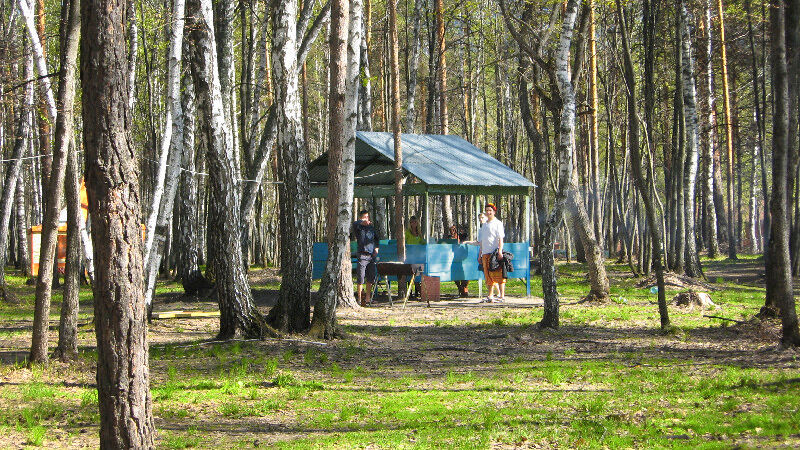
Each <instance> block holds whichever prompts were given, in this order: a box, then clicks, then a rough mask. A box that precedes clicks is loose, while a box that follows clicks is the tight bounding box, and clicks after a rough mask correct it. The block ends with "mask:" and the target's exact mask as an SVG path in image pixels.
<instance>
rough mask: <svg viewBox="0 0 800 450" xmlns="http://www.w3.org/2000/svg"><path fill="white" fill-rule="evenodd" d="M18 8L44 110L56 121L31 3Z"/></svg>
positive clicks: (20, 0)
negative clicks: (31, 54) (31, 52)
mask: <svg viewBox="0 0 800 450" xmlns="http://www.w3.org/2000/svg"><path fill="white" fill-rule="evenodd" d="M17 6H18V7H19V10H20V12H21V13H22V19H23V20H24V22H25V29H26V30H27V31H28V37H29V38H30V40H31V49H32V50H33V60H34V63H35V65H36V71H37V72H38V73H39V79H38V80H37V81H38V82H40V83H41V85H40V86H41V89H40V91H41V92H42V96H43V97H44V98H45V101H46V105H47V108H45V109H44V112H45V113H46V114H47V115H48V117H47V118H48V119H49V120H51V121H55V120H56V116H57V115H58V114H57V112H56V111H57V108H56V99H55V97H54V96H53V90H52V88H51V87H50V77H49V75H50V71H49V70H48V69H47V60H45V54H44V49H43V48H42V43H41V41H40V38H39V32H38V31H37V29H36V25H35V24H34V15H33V10H32V7H31V5H30V3H28V0H17ZM62 53H64V52H62ZM62 58H63V56H62ZM48 175H49V174H48Z"/></svg>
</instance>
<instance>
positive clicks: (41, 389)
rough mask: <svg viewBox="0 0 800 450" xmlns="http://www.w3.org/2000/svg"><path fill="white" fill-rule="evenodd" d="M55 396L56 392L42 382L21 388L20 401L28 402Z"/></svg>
mask: <svg viewBox="0 0 800 450" xmlns="http://www.w3.org/2000/svg"><path fill="white" fill-rule="evenodd" d="M55 396H56V390H55V389H54V388H53V387H52V386H49V385H46V384H44V383H42V382H39V381H37V382H34V383H31V384H29V385H27V386H24V387H23V388H22V400H24V401H26V402H29V401H31V400H39V399H43V398H51V397H55Z"/></svg>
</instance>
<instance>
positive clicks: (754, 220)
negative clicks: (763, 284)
mask: <svg viewBox="0 0 800 450" xmlns="http://www.w3.org/2000/svg"><path fill="white" fill-rule="evenodd" d="M753 122H754V123H755V124H756V126H758V122H757V120H756V113H755V111H753ZM760 153H761V146H760V145H759V140H758V139H755V145H753V157H752V158H751V159H750V174H751V175H750V245H751V248H750V250H751V251H752V252H753V253H760V252H761V239H760V237H759V236H758V231H759V230H758V174H757V173H756V160H758V158H759V154H760Z"/></svg>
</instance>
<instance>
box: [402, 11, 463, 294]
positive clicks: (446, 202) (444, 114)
mask: <svg viewBox="0 0 800 450" xmlns="http://www.w3.org/2000/svg"><path fill="white" fill-rule="evenodd" d="M442 1H443V0H436V8H437V16H436V17H437V21H439V20H441V12H442V11H441V8H442V5H441V2H442ZM442 26H443V25H442ZM437 33H439V32H438V31H437ZM389 34H390V37H389V46H390V49H389V59H390V65H391V102H392V135H393V137H394V238H395V239H396V240H397V259H398V260H399V261H405V260H406V235H405V212H404V208H403V207H404V206H405V202H404V201H403V182H404V180H403V149H402V143H401V140H400V139H401V136H400V133H401V129H400V62H399V56H398V51H399V50H398V43H397V5H396V4H395V3H393V2H391V3H390V5H389ZM440 37H441V41H440V47H439V49H440V50H441V53H439V58H440V62H441V64H442V65H441V70H442V72H440V79H439V83H440V86H444V83H445V82H446V81H445V78H446V77H447V75H446V73H445V72H444V71H445V68H444V28H442V30H441V35H440ZM440 102H441V103H440V104H441V105H442V107H443V108H444V110H443V112H442V119H441V120H442V122H441V124H442V129H443V130H444V131H443V132H442V133H443V134H446V133H447V131H446V129H447V109H446V108H447V106H446V100H445V96H444V91H442V97H441V99H440ZM446 197H447V199H446V200H444V199H443V200H442V202H443V203H442V205H443V207H444V209H445V211H447V210H448V208H449V206H450V197H449V196H446ZM425 210H426V211H429V210H430V208H428V205H426V206H425ZM445 215H447V213H445ZM449 217H450V218H451V219H450V222H452V211H450V216H449ZM426 220H427V221H429V223H430V218H429V217H427V218H426ZM445 220H447V219H445ZM425 238H426V239H428V238H430V236H429V235H428V234H427V233H426V236H425ZM402 284H405V283H402Z"/></svg>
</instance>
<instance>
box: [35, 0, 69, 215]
mask: <svg viewBox="0 0 800 450" xmlns="http://www.w3.org/2000/svg"><path fill="white" fill-rule="evenodd" d="M28 4H29V5H30V6H31V7H33V1H30V2H29V3H28ZM62 9H64V8H62ZM45 14H46V12H45V7H44V0H36V34H37V39H38V41H39V43H40V44H41V45H42V59H44V60H45V61H46V60H47V47H46V44H47V41H46V35H45V22H46V20H45V19H46V17H45ZM40 75H41V74H40ZM48 76H49V75H48ZM47 90H49V88H45V86H44V85H42V84H40V85H39V107H38V109H39V114H38V115H37V116H36V118H37V120H36V121H37V123H38V125H39V154H40V155H45V157H44V158H42V159H41V166H42V183H43V184H44V183H46V182H47V180H48V179H49V178H50V170H51V166H52V159H51V158H50V155H51V154H52V152H53V150H52V146H51V145H50V143H51V138H52V136H51V127H50V124H51V123H52V120H54V117H49V118H48V111H47V100H46V97H47V94H48V91H47ZM50 95H52V94H50ZM45 203H46V201H45Z"/></svg>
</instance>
